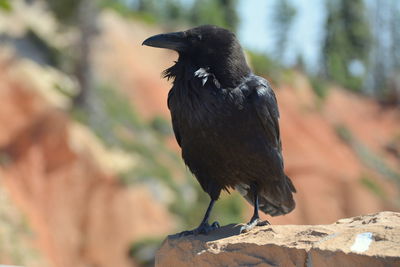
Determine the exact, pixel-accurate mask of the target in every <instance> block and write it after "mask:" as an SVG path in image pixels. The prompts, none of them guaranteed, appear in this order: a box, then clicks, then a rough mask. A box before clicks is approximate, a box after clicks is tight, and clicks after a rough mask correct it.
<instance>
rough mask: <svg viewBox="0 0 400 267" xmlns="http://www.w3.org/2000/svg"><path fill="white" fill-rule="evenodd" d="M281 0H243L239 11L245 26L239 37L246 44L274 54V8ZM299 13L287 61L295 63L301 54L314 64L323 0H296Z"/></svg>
mask: <svg viewBox="0 0 400 267" xmlns="http://www.w3.org/2000/svg"><path fill="white" fill-rule="evenodd" d="M275 1H279V0H240V1H239V6H238V11H239V15H240V18H241V26H240V28H239V31H238V35H239V38H240V40H241V42H242V44H243V46H245V47H246V48H249V49H254V50H257V51H260V52H267V53H269V54H271V55H273V29H272V25H271V13H272V12H271V10H272V8H273V5H274V3H275ZM291 2H292V4H293V5H294V6H296V7H297V12H298V13H297V16H296V18H295V21H294V22H293V28H292V29H291V31H290V33H289V40H288V43H289V45H288V51H287V54H286V55H285V58H284V62H286V63H288V64H291V63H294V61H295V59H296V57H297V55H298V54H301V55H303V57H304V59H305V60H306V62H308V63H309V64H310V65H311V66H310V67H311V68H314V67H315V65H316V62H317V60H318V48H319V43H320V40H321V37H322V35H321V32H322V29H323V28H322V27H323V23H324V18H325V14H324V12H323V10H324V9H323V8H322V7H323V4H324V1H323V0H292V1H291Z"/></svg>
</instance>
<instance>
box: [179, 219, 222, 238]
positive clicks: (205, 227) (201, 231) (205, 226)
mask: <svg viewBox="0 0 400 267" xmlns="http://www.w3.org/2000/svg"><path fill="white" fill-rule="evenodd" d="M219 227H220V226H219V223H218V222H213V223H212V224H211V225H210V224H209V223H202V224H200V225H199V227H197V228H196V229H193V230H189V231H183V232H181V233H178V234H176V235H174V236H176V237H182V236H188V235H207V234H208V233H209V232H211V231H213V230H215V229H218V228H219Z"/></svg>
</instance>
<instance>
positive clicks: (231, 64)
mask: <svg viewBox="0 0 400 267" xmlns="http://www.w3.org/2000/svg"><path fill="white" fill-rule="evenodd" d="M200 68H203V69H206V70H207V71H208V72H209V73H211V74H213V75H214V77H215V78H216V79H217V80H218V82H219V83H220V85H221V87H222V88H225V89H229V88H235V87H237V86H238V85H240V84H241V83H242V82H243V80H245V79H246V78H247V77H248V76H249V75H250V74H251V70H250V68H249V67H248V65H247V63H246V61H245V59H244V58H228V60H221V61H219V62H211V64H198V63H196V62H193V61H191V60H190V59H187V58H185V57H179V59H178V61H176V62H175V64H174V65H173V66H171V67H170V68H168V69H166V70H165V71H164V73H163V74H164V77H165V78H168V79H173V80H174V81H177V80H186V81H187V80H191V79H194V78H196V77H195V72H196V71H197V70H198V69H200Z"/></svg>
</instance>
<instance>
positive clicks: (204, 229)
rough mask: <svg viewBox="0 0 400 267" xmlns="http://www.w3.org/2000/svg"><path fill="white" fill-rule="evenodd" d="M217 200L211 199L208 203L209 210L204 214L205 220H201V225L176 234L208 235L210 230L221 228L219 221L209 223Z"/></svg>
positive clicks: (178, 235)
mask: <svg viewBox="0 0 400 267" xmlns="http://www.w3.org/2000/svg"><path fill="white" fill-rule="evenodd" d="M214 202H215V200H213V199H211V201H210V204H209V205H208V208H207V211H206V213H205V215H204V218H203V220H202V221H201V223H200V225H199V227H197V228H196V229H193V230H189V231H183V232H181V233H178V234H176V235H175V236H177V237H182V236H188V235H206V234H208V233H209V232H211V231H213V230H215V229H218V228H220V226H219V223H218V222H213V223H212V224H211V225H210V224H209V223H208V218H209V217H210V213H211V210H212V208H213V206H214Z"/></svg>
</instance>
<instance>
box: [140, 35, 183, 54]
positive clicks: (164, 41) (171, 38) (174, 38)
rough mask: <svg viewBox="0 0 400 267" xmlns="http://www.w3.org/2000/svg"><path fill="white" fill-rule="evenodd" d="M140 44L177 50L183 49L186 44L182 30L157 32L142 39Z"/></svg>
mask: <svg viewBox="0 0 400 267" xmlns="http://www.w3.org/2000/svg"><path fill="white" fill-rule="evenodd" d="M142 45H147V46H153V47H159V48H167V49H172V50H175V51H177V52H182V51H184V50H185V49H186V48H187V46H188V45H187V42H186V38H185V33H184V32H171V33H164V34H157V35H154V36H151V37H149V38H147V39H146V40H144V41H143V43H142Z"/></svg>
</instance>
